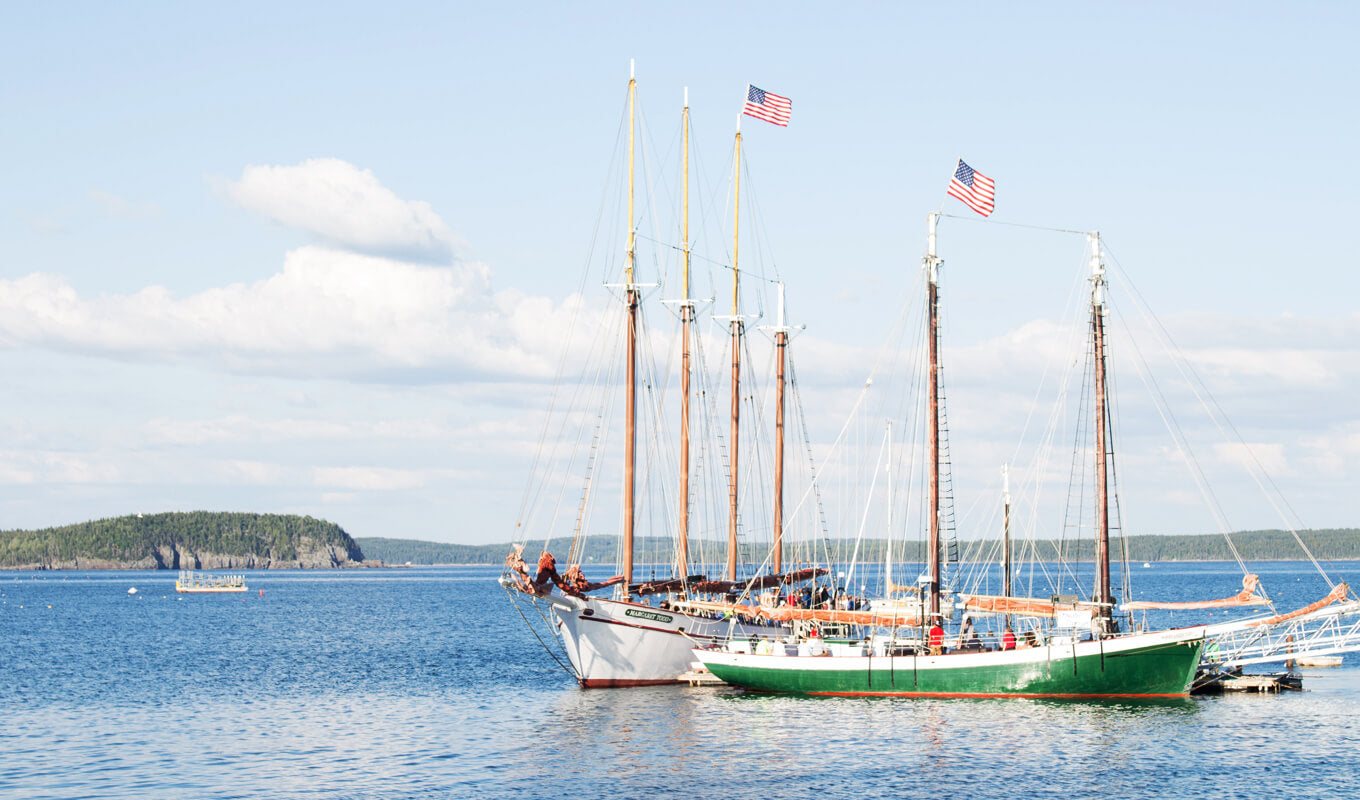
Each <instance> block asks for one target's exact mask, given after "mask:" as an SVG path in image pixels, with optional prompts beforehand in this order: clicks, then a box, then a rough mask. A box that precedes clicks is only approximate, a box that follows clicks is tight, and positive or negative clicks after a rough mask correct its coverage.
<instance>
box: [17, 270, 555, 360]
mask: <svg viewBox="0 0 1360 800" xmlns="http://www.w3.org/2000/svg"><path fill="white" fill-rule="evenodd" d="M488 276H489V272H488V270H487V269H486V267H485V266H483V265H480V264H462V265H457V266H454V267H432V266H425V265H419V264H410V263H406V262H402V261H395V260H392V259H387V258H380V257H377V256H368V255H361V254H357V253H349V252H343V251H337V250H331V249H328V248H324V247H317V246H309V247H303V248H299V249H297V250H294V251H292V252H290V253H288V255H287V256H286V257H285V259H284V265H283V271H282V272H280V273H277V274H275V275H273V276H270V277H269V278H266V279H264V280H262V281H259V282H256V283H253V284H249V285H247V284H232V285H230V286H225V287H220V288H216V289H210V290H208V291H205V292H202V293H199V294H196V295H191V296H189V297H185V298H182V299H179V298H175V297H174V296H173V295H172V294H171V293H170V291H169V290H168V289H166V288H164V287H160V286H150V287H147V288H145V289H143V290H141V291H139V292H137V293H136V294H132V295H110V296H102V297H93V298H86V297H82V296H81V295H80V294H79V293H78V292H77V291H76V290H75V289H74V288H73V287H72V286H70V285H69V284H68V283H66V282H65V281H64V280H63V279H61V278H59V277H57V276H53V275H47V274H40V273H35V274H32V275H28V276H26V277H23V278H19V279H16V280H12V281H4V280H0V344H4V345H8V346H10V347H16V346H21V345H37V346H45V347H49V348H53V349H58V350H66V351H77V352H84V353H95V354H105V355H115V356H119V357H125V358H141V359H149V360H174V359H188V358H194V359H202V358H207V359H210V360H217V361H218V362H219V363H220V364H223V365H225V366H226V367H228V368H229V369H231V370H233V371H237V372H247V373H249V372H261V373H267V374H288V375H292V376H296V377H317V376H327V375H333V376H341V377H349V378H358V379H375V378H384V377H385V378H388V379H397V380H401V381H403V382H404V381H409V380H417V381H444V380H454V379H458V378H460V377H465V376H467V375H468V374H478V375H493V376H506V375H517V376H524V377H537V378H542V377H546V376H551V375H552V374H553V373H554V372H555V365H556V361H557V359H558V358H559V356H560V354H561V341H562V338H563V337H564V336H565V332H566V330H567V328H568V327H569V325H570V320H571V318H572V316H573V315H574V314H575V313H576V312H577V311H578V310H579V308H580V299H579V298H577V297H573V298H569V299H568V300H567V301H566V302H565V303H562V304H554V303H552V302H551V301H549V300H546V299H543V298H532V297H526V296H524V295H522V294H520V293H518V292H504V293H501V294H494V293H492V292H491V291H490V287H489V277H488Z"/></svg>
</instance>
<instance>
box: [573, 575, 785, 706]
mask: <svg viewBox="0 0 1360 800" xmlns="http://www.w3.org/2000/svg"><path fill="white" fill-rule="evenodd" d="M548 599H549V600H550V602H551V603H552V614H553V616H554V617H555V618H556V620H557V633H558V635H559V636H561V637H562V644H563V645H564V646H565V648H566V651H567V658H568V659H570V661H571V665H572V667H574V668H575V670H576V674H577V676H578V679H579V680H580V683H581V685H582V686H583V687H586V688H597V687H620V686H649V685H654V684H663V683H680V682H681V679H680V676H681V675H683V674H684V673H685V672H686V671H688V670H689V669H690V665H691V664H692V663H693V662H694V660H695V659H694V648H695V647H703V646H706V645H709V644H712V643H714V642H718V641H725V640H727V639H728V638H729V637H731V638H737V639H744V638H748V637H750V636H752V635H756V636H763V637H768V636H771V635H773V634H774V633H775V632H777V631H779V630H780V629H779V628H774V627H770V626H761V625H744V624H733V623H732V621H731V620H720V619H712V618H709V617H699V616H692V615H689V614H681V613H679V612H676V611H667V610H662V609H658V608H655V607H653V606H647V605H642V604H640V603H626V602H622V601H619V600H607V599H604V598H598V597H560V596H553V597H551V598H548Z"/></svg>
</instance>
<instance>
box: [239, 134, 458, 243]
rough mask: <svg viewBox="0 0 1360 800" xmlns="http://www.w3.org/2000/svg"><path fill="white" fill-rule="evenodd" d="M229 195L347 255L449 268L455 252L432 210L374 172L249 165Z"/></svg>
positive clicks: (319, 164)
mask: <svg viewBox="0 0 1360 800" xmlns="http://www.w3.org/2000/svg"><path fill="white" fill-rule="evenodd" d="M224 189H225V192H226V194H227V196H228V197H230V198H231V199H232V200H233V201H234V202H236V203H237V204H239V205H240V206H242V207H243V208H246V209H249V210H251V211H254V212H256V213H258V214H262V215H264V216H266V217H268V218H270V219H272V220H274V221H276V222H279V223H282V224H284V225H288V226H290V227H295V228H301V229H303V230H305V231H309V232H311V233H314V234H316V235H317V236H320V237H322V238H324V239H326V240H327V241H329V242H331V243H333V244H336V245H339V246H341V247H345V248H348V249H354V250H359V251H362V252H367V253H376V254H380V255H399V256H403V257H407V258H412V257H414V258H419V259H434V260H440V261H448V260H449V259H450V258H451V257H452V256H453V251H454V248H455V245H456V242H455V239H454V236H453V234H452V232H451V231H450V230H449V227H448V225H446V224H445V223H444V221H443V220H442V219H440V217H439V215H438V214H436V213H435V212H434V209H432V208H431V207H430V204H429V203H425V202H421V201H418V200H410V201H408V200H402V199H401V198H400V197H398V196H397V195H396V194H395V193H393V192H392V190H390V189H388V188H387V187H385V186H383V185H382V183H380V182H379V181H378V179H377V177H376V176H375V175H374V174H373V173H372V172H371V171H369V170H366V169H359V168H358V167H356V166H354V165H353V164H350V163H348V162H346V161H342V160H340V159H338V158H313V159H308V160H307V161H304V162H302V163H301V164H298V165H297V166H293V167H286V166H248V167H246V168H245V171H244V172H242V173H241V179H240V180H238V181H234V182H228V183H227V184H226V185H225V187H224Z"/></svg>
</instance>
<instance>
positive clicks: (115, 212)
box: [89, 189, 161, 219]
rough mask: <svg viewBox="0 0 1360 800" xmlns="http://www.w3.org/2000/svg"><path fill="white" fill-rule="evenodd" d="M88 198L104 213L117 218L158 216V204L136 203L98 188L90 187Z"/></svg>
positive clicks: (159, 211)
mask: <svg viewBox="0 0 1360 800" xmlns="http://www.w3.org/2000/svg"><path fill="white" fill-rule="evenodd" d="M89 195H90V199H91V200H93V201H94V202H95V204H96V205H98V206H99V208H100V210H102V211H103V212H104V213H105V214H107V215H108V216H110V217H115V218H118V219H150V218H151V217H157V216H160V213H161V209H160V206H158V205H156V204H155V203H138V202H134V201H132V200H128V199H126V198H123V197H119V196H117V195H114V194H110V193H108V192H104V191H100V190H99V189H91V190H90V192H89Z"/></svg>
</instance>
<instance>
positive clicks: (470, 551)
mask: <svg viewBox="0 0 1360 800" xmlns="http://www.w3.org/2000/svg"><path fill="white" fill-rule="evenodd" d="M1298 533H1299V538H1301V539H1302V540H1303V541H1304V543H1305V544H1306V545H1307V546H1308V548H1309V550H1311V551H1312V553H1313V555H1315V556H1316V557H1317V558H1319V559H1322V560H1328V561H1353V560H1360V528H1328V529H1319V530H1304V531H1299V532H1298ZM355 541H356V542H358V544H359V546H360V547H362V548H363V551H364V552H365V553H367V554H368V555H369V556H370V557H373V558H378V559H381V560H382V561H383V562H385V563H387V564H406V563H411V564H501V563H504V561H505V556H506V554H507V553H509V552H510V547H511V546H510V545H509V544H484V545H470V544H441V543H438V542H427V541H422V540H418V539H384V538H378V537H360V538H358V539H356V540H355ZM1232 545H1233V546H1235V547H1236V548H1237V551H1238V553H1239V554H1241V556H1242V558H1243V559H1244V560H1246V561H1295V560H1302V559H1306V558H1307V556H1306V555H1305V554H1304V552H1303V550H1302V549H1301V548H1300V547H1299V544H1298V542H1297V541H1295V539H1294V535H1293V534H1291V533H1290V532H1288V531H1280V530H1260V531H1239V532H1237V533H1234V534H1232ZM541 547H542V542H541V541H537V542H530V546H529V548H526V550H525V554H524V555H525V558H526V559H528V560H529V561H531V562H532V561H533V559H534V558H535V557H536V556H537V555H538V551H537V549H536V548H538V549H541ZM570 547H571V542H570V541H568V540H565V539H563V540H558V541H555V542H553V543H552V544H551V545H550V546H549V549H550V550H552V551H553V553H554V554H556V555H557V557H558V559H559V563H561V560H563V559H565V558H566V557H567V551H568V550H569V549H570ZM725 547H726V544H724V543H720V542H703V543H694V544H692V545H691V550H692V552H695V553H699V552H701V551H707V552H710V553H722V552H725V551H724V549H723V548H725ZM617 548H618V540H617V538H615V537H613V536H592V537H590V539H588V540H587V541H586V548H585V552H583V553H582V554H581V555H580V556H579V558H578V560H579V561H580V562H581V563H583V564H590V563H597V564H613V562H614V559H615V553H616V551H617ZM671 548H672V544H671V541H670V540H669V539H660V538H640V539H638V540H637V542H636V544H635V547H634V552H635V553H637V554H638V555H639V556H640V561H639V563H642V562H643V561H646V562H658V563H665V562H666V561H668V560H669V553H670V552H671ZM1000 548H1001V543H1000V541H997V540H993V541H980V542H977V541H974V542H959V544H958V553H959V555H961V556H962V557H963V558H964V560H971V559H976V558H981V559H983V560H989V561H999V560H1000V552H1001V549H1000ZM1012 548H1013V549H1012V553H1013V556H1014V557H1015V558H1016V560H1028V559H1031V558H1038V559H1039V560H1043V561H1055V560H1057V559H1058V557H1059V553H1061V556H1062V558H1064V559H1066V560H1068V561H1089V560H1091V558H1092V557H1093V555H1094V553H1093V551H1094V544H1093V543H1092V542H1090V541H1087V540H1085V539H1082V540H1079V541H1074V540H1070V539H1069V540H1066V541H1058V540H1051V539H1050V540H1040V541H1039V542H1037V543H1036V544H1035V546H1034V548H1033V549H1031V548H1030V546H1029V545H1022V544H1020V543H1018V542H1017V543H1014V544H1013V545H1012ZM748 549H749V548H748ZM854 549H855V543H854V542H853V541H852V540H848V539H830V540H826V541H824V542H819V543H818V545H817V550H818V554H819V557H823V558H824V557H826V555H827V554H830V555H832V556H836V555H837V554H840V557H842V558H845V559H846V560H849V554H850V553H851V552H853V551H854ZM885 549H886V542H885V541H884V540H883V539H866V540H864V541H861V542H860V543H859V556H858V557H859V560H860V562H861V563H863V562H868V561H882V560H883V555H884V551H885ZM1110 549H1111V556H1112V557H1113V558H1115V559H1119V558H1120V557H1121V556H1123V555H1124V554H1125V553H1127V558H1128V560H1129V561H1133V562H1143V561H1232V560H1233V554H1232V550H1231V549H1230V547H1229V545H1228V539H1226V538H1225V537H1223V536H1221V535H1219V534H1184V535H1175V534H1168V535H1142V536H1129V537H1127V538H1126V539H1124V540H1123V542H1122V544H1121V543H1120V540H1118V539H1116V540H1114V541H1113V542H1111V546H1110ZM530 550H533V552H530ZM923 551H924V544H923V543H921V542H906V543H903V542H897V543H895V544H894V547H893V558H895V559H897V560H899V561H923V560H924V552H923ZM746 555H747V556H748V557H749V556H751V555H754V553H750V552H748V553H747V554H746Z"/></svg>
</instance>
